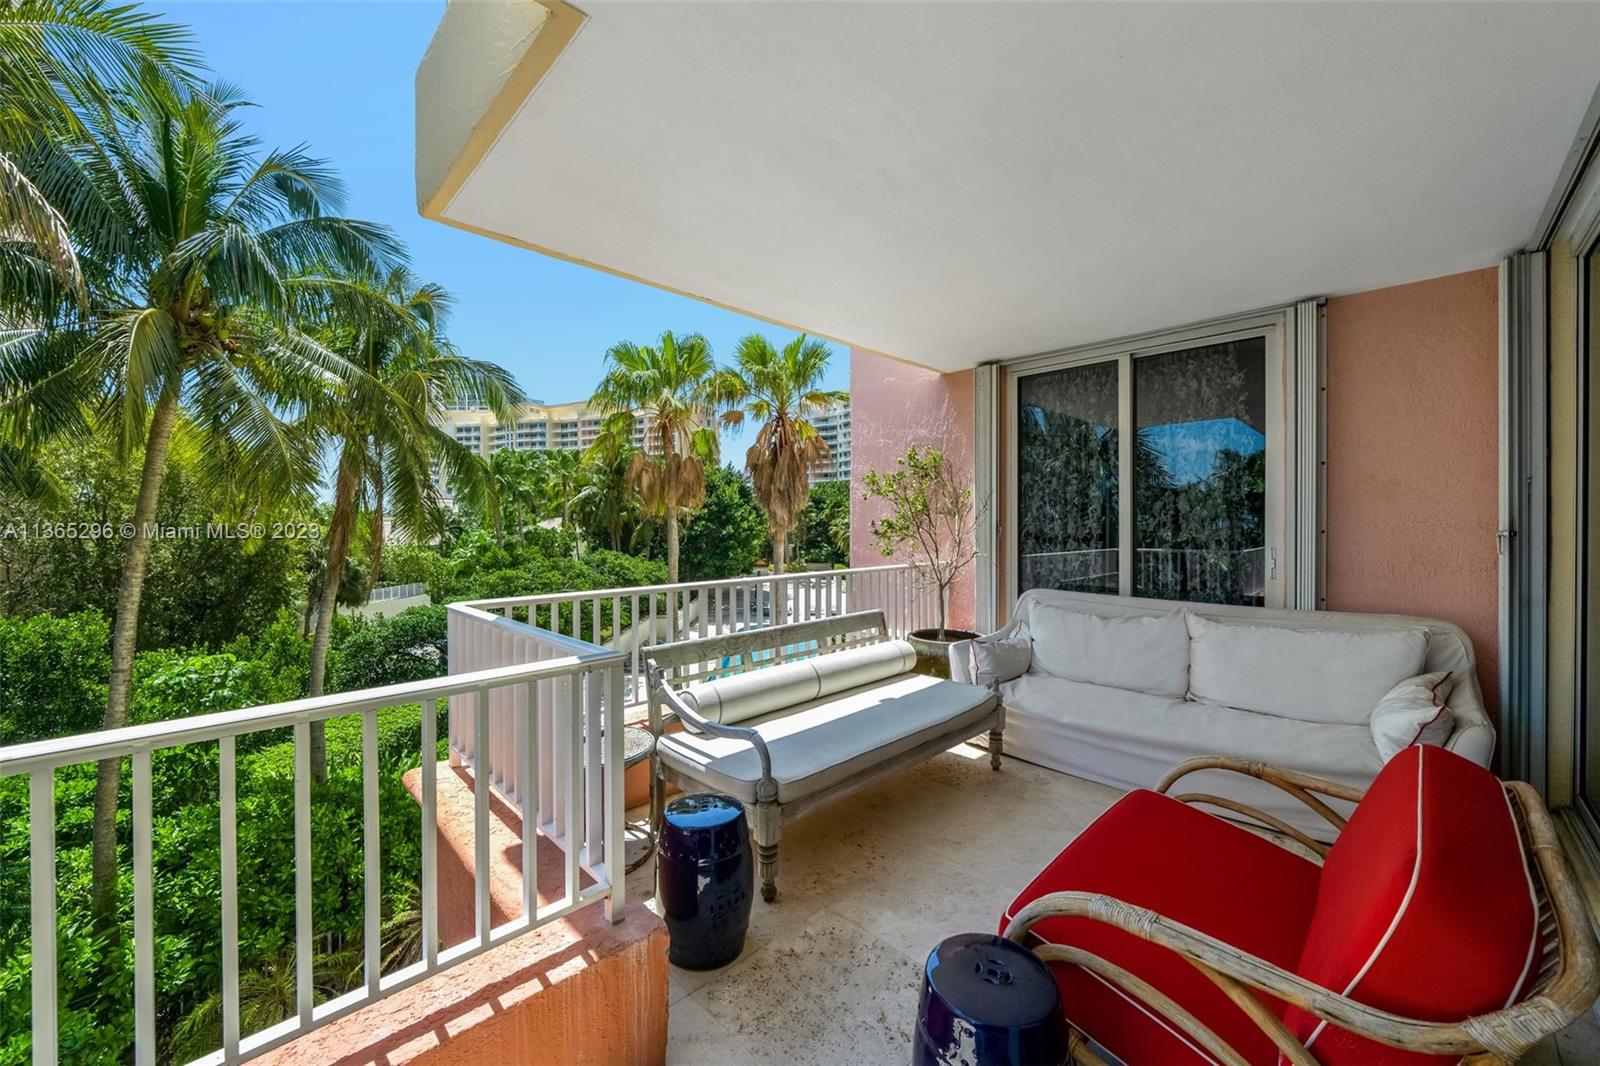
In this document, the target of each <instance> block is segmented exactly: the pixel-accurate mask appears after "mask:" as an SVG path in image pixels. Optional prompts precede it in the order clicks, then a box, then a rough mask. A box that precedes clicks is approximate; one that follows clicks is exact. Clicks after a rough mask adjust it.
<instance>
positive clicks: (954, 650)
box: [948, 640, 972, 685]
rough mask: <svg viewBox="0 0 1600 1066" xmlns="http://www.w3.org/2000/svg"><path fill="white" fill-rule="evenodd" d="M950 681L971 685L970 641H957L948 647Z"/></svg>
mask: <svg viewBox="0 0 1600 1066" xmlns="http://www.w3.org/2000/svg"><path fill="white" fill-rule="evenodd" d="M948 654H949V656H950V680H951V681H959V682H960V683H962V684H963V685H970V684H972V641H970V640H958V641H956V642H955V643H954V644H952V645H950V648H949V651H948Z"/></svg>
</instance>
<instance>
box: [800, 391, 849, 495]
mask: <svg viewBox="0 0 1600 1066" xmlns="http://www.w3.org/2000/svg"><path fill="white" fill-rule="evenodd" d="M809 421H810V422H811V424H812V425H813V426H815V427H817V433H818V434H819V435H820V436H821V437H822V440H823V443H825V444H827V446H828V454H829V457H830V458H829V461H828V462H827V463H826V464H825V465H823V466H822V467H821V468H820V469H817V470H813V471H812V472H811V483H812V484H813V485H815V484H817V483H818V482H820V481H849V480H850V401H849V400H848V399H846V400H844V401H842V402H840V403H835V404H829V405H828V407H827V409H826V410H824V411H822V412H821V413H820V414H816V415H812V416H811V418H810V419H809Z"/></svg>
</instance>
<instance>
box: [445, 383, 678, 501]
mask: <svg viewBox="0 0 1600 1066" xmlns="http://www.w3.org/2000/svg"><path fill="white" fill-rule="evenodd" d="M602 421H603V419H602V418H601V416H600V415H598V414H594V413H592V412H591V411H590V410H589V405H588V404H586V403H581V402H580V403H541V402H539V401H537V400H533V401H530V402H528V403H525V404H522V405H521V406H519V407H518V408H517V411H516V418H515V419H514V420H513V421H511V422H501V421H500V419H499V418H497V417H496V416H495V413H494V412H493V411H491V410H489V409H488V408H487V407H484V406H483V405H482V404H478V403H456V404H450V405H449V406H447V407H446V408H445V410H444V413H443V415H442V416H441V417H440V418H439V419H438V421H437V425H438V426H439V428H440V429H442V430H443V431H444V432H446V433H448V434H450V435H451V436H452V437H454V438H455V439H456V440H457V441H458V442H459V443H461V444H462V445H464V446H466V447H467V448H470V449H471V450H473V451H475V452H477V453H478V454H479V455H481V456H483V457H484V458H485V459H487V458H489V457H490V456H492V455H493V454H494V453H495V452H498V451H501V450H504V449H510V450H511V451H517V452H527V451H535V452H555V451H562V450H572V451H582V450H583V449H585V448H587V447H589V445H591V444H593V443H594V442H595V438H596V437H598V436H599V435H600V424H601V422H602ZM648 428H649V424H648V422H647V420H646V419H644V418H643V417H637V418H635V419H634V420H633V436H632V444H633V446H634V447H636V448H645V450H646V451H648V452H649V453H651V454H656V453H657V452H658V451H659V450H660V449H659V448H657V447H656V446H655V445H654V444H653V443H652V444H651V445H650V446H649V447H646V444H645V440H646V433H647V430H648ZM434 471H435V472H434V477H435V479H436V480H437V481H438V484H439V488H440V491H441V492H443V493H444V494H445V496H446V497H447V498H448V496H449V494H450V492H449V486H448V485H446V484H445V482H444V480H443V473H442V472H441V470H440V468H439V466H438V464H437V463H435V464H434Z"/></svg>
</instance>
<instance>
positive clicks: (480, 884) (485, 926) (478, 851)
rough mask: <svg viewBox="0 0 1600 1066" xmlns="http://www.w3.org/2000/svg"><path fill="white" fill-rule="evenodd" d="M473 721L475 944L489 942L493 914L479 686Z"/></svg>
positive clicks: (485, 700) (485, 703)
mask: <svg viewBox="0 0 1600 1066" xmlns="http://www.w3.org/2000/svg"><path fill="white" fill-rule="evenodd" d="M472 709H473V718H474V720H475V721H476V723H477V726H476V731H477V734H478V745H477V751H475V752H474V753H473V759H472V852H473V861H472V887H473V892H472V896H473V901H474V904H473V916H474V918H475V923H474V925H475V927H476V929H477V936H478V944H479V946H482V945H484V944H487V943H488V942H489V927H490V926H491V925H492V924H493V921H494V915H493V912H492V911H491V909H490V899H489V883H490V877H489V757H490V756H489V690H488V689H487V688H483V687H480V688H478V689H475V690H474V691H473V695H472Z"/></svg>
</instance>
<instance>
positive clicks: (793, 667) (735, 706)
mask: <svg viewBox="0 0 1600 1066" xmlns="http://www.w3.org/2000/svg"><path fill="white" fill-rule="evenodd" d="M916 662H917V651H916V649H915V648H913V647H912V646H911V645H910V644H908V643H907V642H906V641H903V640H885V641H879V642H878V643H876V644H867V645H863V646H861V647H856V648H847V649H845V650H844V651H837V652H830V653H828V654H826V655H818V656H815V657H814V658H810V659H800V660H798V661H796V662H789V663H779V664H778V665H776V666H760V667H757V668H756V669H754V670H748V671H746V672H744V673H742V674H730V675H728V676H727V677H719V678H716V679H714V680H711V681H699V682H696V683H695V684H692V685H690V686H689V687H688V688H686V689H685V690H684V691H683V702H684V703H686V704H688V706H689V709H690V710H692V711H694V712H696V713H697V714H699V715H700V716H701V717H702V718H706V719H708V720H710V721H713V722H717V723H718V724H720V725H737V724H739V723H740V722H745V721H748V720H750V719H752V718H759V717H761V716H762V715H764V714H771V713H772V712H774V711H781V710H784V709H785V708H788V707H795V706H798V705H799V704H802V703H806V702H807V701H809V700H814V699H818V698H819V697H822V696H831V695H833V694H834V693H837V692H843V691H845V690H846V689H852V688H859V687H860V686H862V685H870V684H872V683H873V682H874V681H882V680H885V679H887V678H891V677H896V676H898V675H900V674H903V673H906V672H907V671H909V670H910V669H911V668H912V667H913V666H915V665H916Z"/></svg>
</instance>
